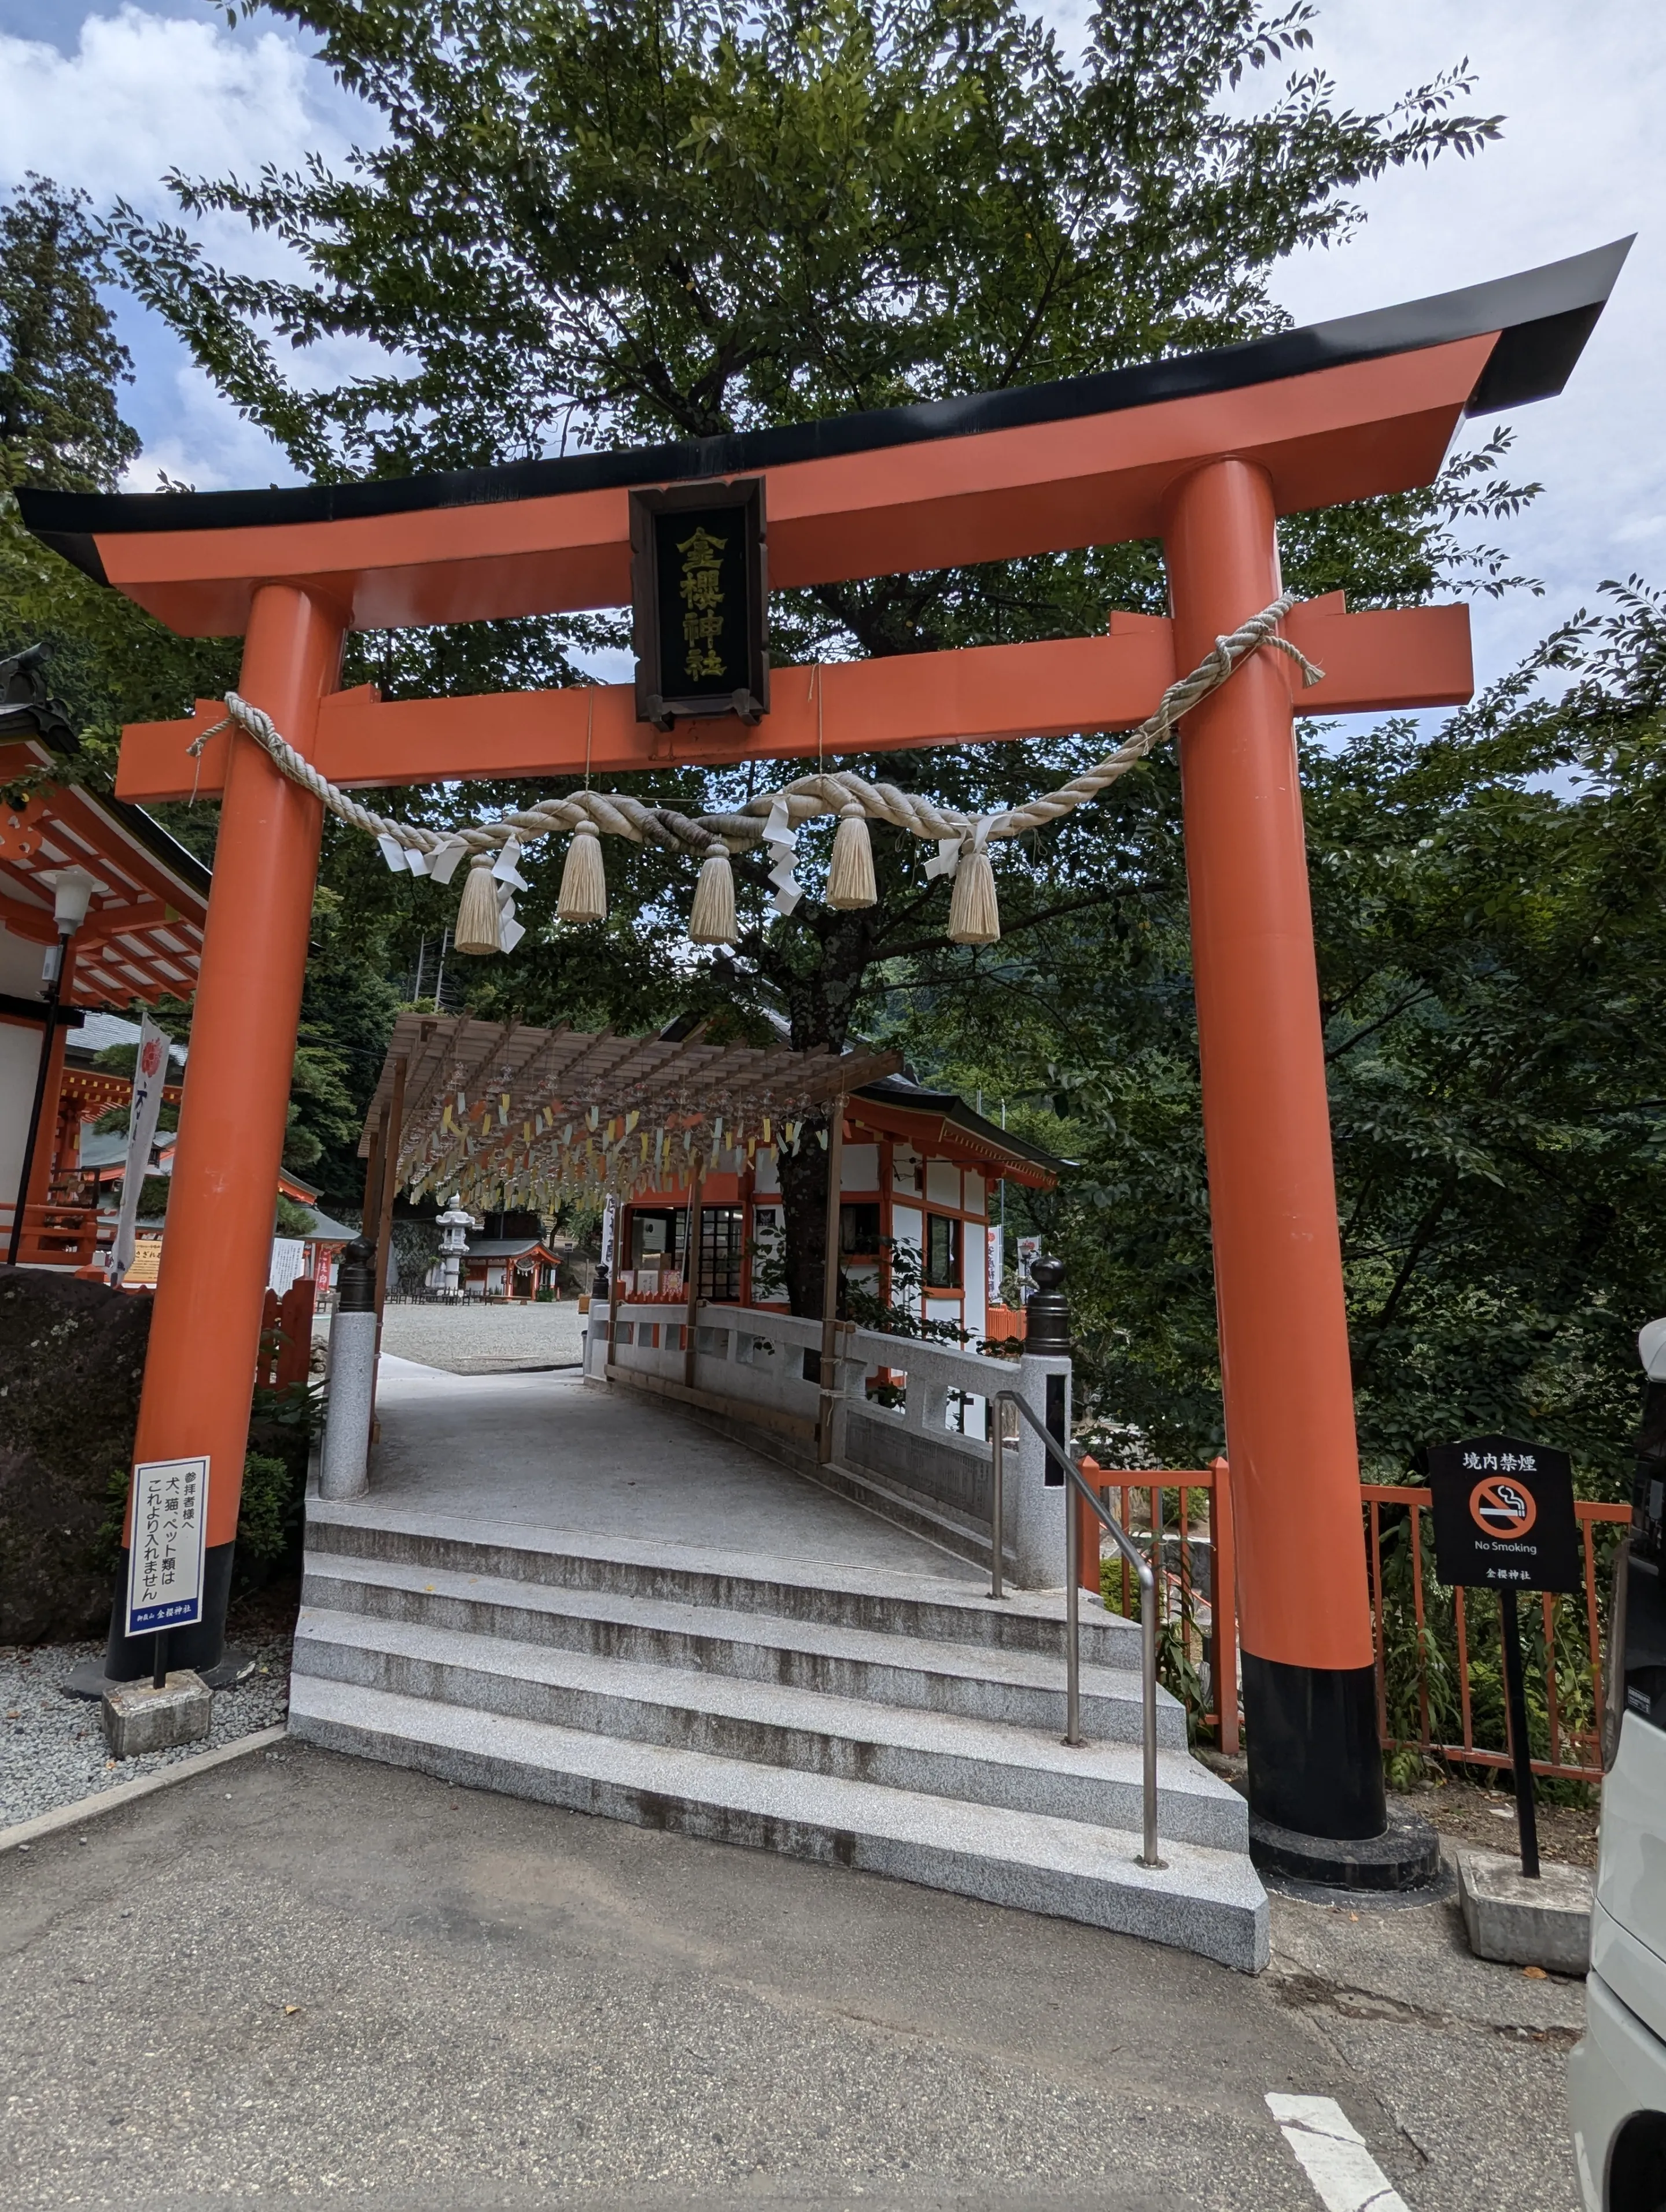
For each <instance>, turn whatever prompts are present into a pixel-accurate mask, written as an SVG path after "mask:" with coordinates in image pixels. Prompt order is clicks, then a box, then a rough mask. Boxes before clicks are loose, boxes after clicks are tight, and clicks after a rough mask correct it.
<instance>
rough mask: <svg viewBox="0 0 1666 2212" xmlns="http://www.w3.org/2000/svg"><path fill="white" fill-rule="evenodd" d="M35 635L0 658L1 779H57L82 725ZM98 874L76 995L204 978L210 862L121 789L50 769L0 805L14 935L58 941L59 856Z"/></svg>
mask: <svg viewBox="0 0 1666 2212" xmlns="http://www.w3.org/2000/svg"><path fill="white" fill-rule="evenodd" d="M42 660H43V655H42V654H41V653H40V649H39V648H38V647H35V648H32V649H31V650H30V651H29V652H27V653H14V654H13V655H11V657H10V658H9V659H0V781H21V780H22V779H23V778H24V777H25V776H27V777H28V778H29V780H30V781H34V779H35V778H36V777H37V776H41V775H44V776H46V778H48V779H50V776H51V774H52V770H53V769H54V768H56V767H57V766H58V762H59V759H60V757H61V756H62V755H63V754H64V753H65V752H67V751H70V750H72V749H73V747H74V744H75V732H73V730H72V729H71V728H70V724H69V722H68V721H67V720H66V719H65V717H64V714H63V712H62V710H61V709H60V708H58V707H57V706H55V705H54V704H53V702H52V699H51V697H50V696H49V695H48V692H47V688H46V676H45V673H44V671H43V667H42ZM72 866H73V867H82V868H84V869H85V870H86V871H87V872H88V875H89V876H91V877H92V878H93V884H94V890H93V899H92V903H91V905H90V906H89V907H88V910H87V919H86V920H85V921H83V922H82V925H81V927H80V928H79V929H78V930H77V931H76V935H75V939H74V943H75V963H74V967H73V969H72V971H71V974H70V983H69V988H68V992H67V994H66V996H67V999H68V1000H69V1003H70V1004H71V1005H73V1006H121V1007H125V1006H129V1005H131V1002H132V1000H134V999H136V998H137V999H145V1000H155V999H159V998H161V997H162V995H163V994H165V993H166V994H170V995H172V996H173V997H174V998H179V999H185V998H189V997H190V996H191V994H192V992H193V991H194V990H195V989H196V987H197V971H198V963H199V962H200V960H201V957H202V950H203V929H204V924H205V923H206V921H207V919H208V892H209V872H208V870H207V869H206V868H205V867H204V865H203V863H202V862H201V861H200V860H198V858H197V857H196V855H195V854H192V853H188V852H187V851H186V850H185V847H184V846H183V845H181V844H179V843H178V842H176V840H175V839H173V838H172V837H170V836H168V834H167V830H166V829H163V828H162V826H161V823H159V822H153V821H152V820H151V818H150V817H149V815H148V814H146V813H144V812H143V811H142V810H141V809H140V808H138V807H137V806H130V805H127V804H126V803H125V801H124V800H122V799H111V798H106V797H103V796H100V795H99V794H97V793H93V792H90V791H88V790H87V789H86V788H85V787H82V786H79V785H74V786H72V785H65V784H53V783H52V782H51V781H49V780H48V781H43V782H42V783H41V784H40V787H39V788H37V789H36V790H35V791H34V792H33V795H32V796H31V797H30V799H28V800H27V804H25V805H21V806H0V915H3V921H4V925H5V927H6V928H7V929H8V930H9V932H10V933H11V934H12V935H13V936H15V937H22V938H24V939H29V940H32V941H33V942H37V943H39V944H40V945H56V944H57V942H58V931H57V927H56V926H55V924H54V922H53V921H52V883H51V881H50V880H49V878H51V877H52V875H53V874H54V873H55V872H56V871H57V870H58V869H59V868H64V867H72Z"/></svg>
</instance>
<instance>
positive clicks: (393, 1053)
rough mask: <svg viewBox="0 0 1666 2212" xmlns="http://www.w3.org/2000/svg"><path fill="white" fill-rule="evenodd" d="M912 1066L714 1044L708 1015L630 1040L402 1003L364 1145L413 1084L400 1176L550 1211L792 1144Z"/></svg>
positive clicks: (414, 1185)
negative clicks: (675, 1032) (420, 1009)
mask: <svg viewBox="0 0 1666 2212" xmlns="http://www.w3.org/2000/svg"><path fill="white" fill-rule="evenodd" d="M401 1063H403V1067H404V1078H403V1083H402V1084H401V1082H400V1080H399V1073H398V1072H399V1068H400V1065H401ZM899 1065H900V1059H899V1055H898V1054H896V1053H886V1052H872V1051H857V1052H851V1053H845V1054H838V1053H835V1052H831V1051H829V1050H827V1049H826V1048H821V1049H818V1050H817V1051H814V1052H807V1053H806V1052H793V1051H791V1050H789V1049H788V1048H787V1047H786V1046H785V1045H774V1046H763V1047H760V1046H754V1045H745V1044H717V1043H714V1042H711V1041H710V1039H709V1036H708V1030H707V1026H706V1025H705V1024H700V1025H699V1026H697V1027H696V1028H695V1029H692V1030H690V1032H689V1033H688V1035H687V1036H683V1037H678V1038H672V1037H665V1036H650V1037H629V1036H615V1035H614V1034H613V1033H612V1032H611V1030H604V1031H601V1032H599V1033H596V1034H591V1033H587V1032H585V1031H583V1030H569V1029H560V1030H544V1029H534V1028H532V1027H531V1026H529V1025H528V1024H524V1023H515V1022H512V1023H508V1024H504V1023H497V1022H483V1021H471V1020H467V1019H463V1018H447V1017H440V1016H435V1015H425V1014H402V1015H401V1016H400V1018H399V1019H398V1022H397V1023H396V1024H395V1025H394V1030H393V1036H392V1040H391V1042H390V1043H389V1045H388V1049H387V1057H386V1060H385V1062H384V1063H383V1067H382V1073H381V1079H380V1082H379V1083H378V1085H377V1088H376V1091H375V1095H374V1097H373V1098H372V1099H371V1101H370V1104H369V1108H368V1112H367V1115H366V1119H365V1128H364V1135H363V1138H362V1140H361V1143H360V1146H359V1151H360V1154H361V1157H364V1156H366V1155H368V1152H369V1151H370V1148H371V1142H372V1133H373V1131H374V1130H375V1128H376V1127H378V1125H379V1123H380V1120H381V1117H382V1115H383V1113H384V1112H385V1111H387V1112H390V1113H391V1111H392V1104H393V1100H394V1097H395V1096H396V1094H397V1093H399V1092H400V1091H402V1093H403V1105H402V1109H401V1112H400V1127H399V1129H398V1132H397V1133H396V1134H395V1137H394V1139H393V1141H394V1143H395V1146H396V1158H397V1168H396V1179H397V1182H398V1184H399V1185H400V1186H401V1187H402V1188H404V1189H405V1190H406V1191H407V1192H408V1193H409V1194H410V1197H411V1198H412V1199H413V1200H415V1199H419V1198H422V1197H423V1196H425V1195H428V1194H436V1195H439V1196H441V1197H446V1198H448V1197H450V1196H451V1195H452V1194H453V1193H456V1194H458V1195H459V1196H460V1197H461V1199H462V1200H463V1201H464V1203H465V1204H466V1205H471V1206H475V1207H476V1208H477V1210H483V1209H484V1208H485V1206H488V1205H490V1206H504V1207H509V1208H514V1209H515V1210H517V1211H523V1210H524V1211H526V1212H537V1213H540V1214H550V1213H554V1212H556V1211H557V1209H558V1208H559V1207H560V1206H562V1204H563V1203H566V1202H570V1201H573V1200H580V1201H582V1200H589V1201H590V1202H592V1203H597V1204H599V1203H600V1202H601V1201H602V1200H604V1199H607V1198H615V1199H628V1198H630V1197H632V1196H634V1195H635V1194H636V1193H637V1192H639V1191H641V1190H645V1189H649V1188H661V1187H663V1186H664V1184H665V1183H666V1182H684V1181H686V1180H687V1179H688V1178H689V1176H690V1174H691V1173H692V1172H694V1171H696V1170H704V1171H709V1170H711V1169H712V1168H713V1167H714V1166H715V1165H716V1164H717V1162H718V1160H719V1159H720V1158H721V1157H722V1156H723V1155H725V1154H727V1153H733V1152H739V1153H741V1154H743V1155H744V1156H745V1157H748V1158H750V1157H751V1155H752V1154H753V1153H754V1152H756V1150H757V1147H758V1146H760V1145H763V1146H769V1145H775V1146H781V1147H784V1148H786V1149H787V1150H789V1151H790V1150H791V1149H792V1148H793V1146H795V1145H796V1144H797V1143H798V1142H800V1139H801V1136H802V1132H803V1127H804V1123H805V1122H806V1121H807V1120H808V1119H810V1118H812V1117H813V1116H816V1115H818V1114H820V1113H822V1112H824V1110H825V1109H826V1108H827V1106H828V1105H829V1103H830V1102H831V1101H832V1100H834V1099H836V1098H837V1097H841V1096H843V1095H848V1093H850V1092H851V1091H857V1090H860V1088H861V1087H862V1086H863V1085H865V1084H869V1083H875V1082H878V1081H879V1079H880V1077H882V1076H885V1075H889V1074H891V1073H893V1072H894V1071H895V1070H896V1069H897V1066H899Z"/></svg>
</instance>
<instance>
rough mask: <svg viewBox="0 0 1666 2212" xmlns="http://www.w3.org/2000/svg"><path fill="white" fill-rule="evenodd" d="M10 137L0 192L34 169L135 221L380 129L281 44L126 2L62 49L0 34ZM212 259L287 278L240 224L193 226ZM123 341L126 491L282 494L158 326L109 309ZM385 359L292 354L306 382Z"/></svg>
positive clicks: (332, 152) (253, 435)
mask: <svg viewBox="0 0 1666 2212" xmlns="http://www.w3.org/2000/svg"><path fill="white" fill-rule="evenodd" d="M0 77H3V78H4V79H5V81H6V83H7V108H8V114H7V125H8V127H7V131H6V133H5V135H4V137H3V138H0V185H3V184H7V183H15V182H17V181H19V180H21V178H22V177H23V176H24V175H25V174H26V173H27V172H28V171H30V170H35V171H38V172H40V173H42V174H45V175H47V176H51V177H53V178H55V179H57V180H58V183H60V184H63V185H78V186H80V187H81V189H82V191H86V192H88V194H89V195H90V196H91V197H92V198H93V200H94V202H95V203H97V204H100V205H107V204H109V203H110V202H112V200H114V199H116V198H117V197H123V198H125V199H126V200H128V201H129V202H131V204H133V205H134V206H135V207H136V208H137V209H138V210H140V211H141V212H142V213H143V214H145V215H147V216H160V217H162V218H163V219H166V220H178V219H179V210H178V208H177V205H176V204H175V202H174V200H173V196H172V194H171V193H170V192H169V191H168V190H167V186H166V185H164V184H163V182H162V178H163V175H164V173H165V172H167V170H168V169H170V168H175V169H179V170H180V171H182V172H183V173H185V174H186V175H188V176H209V177H215V176H222V175H228V174H232V175H237V176H240V177H243V178H245V179H252V178H254V177H255V176H256V175H257V174H258V171H259V169H260V167H261V165H262V164H263V162H266V161H271V162H273V163H275V164H276V165H277V166H278V167H280V168H284V167H288V168H294V167H298V166H299V165H300V163H301V161H302V159H303V158H304V156H305V155H307V154H308V153H309V152H313V151H317V152H319V153H322V154H323V155H325V158H326V160H329V161H339V160H340V159H341V157H342V155H344V153H345V152H346V150H347V149H348V147H349V145H350V143H351V141H352V139H353V138H354V137H361V138H362V137H371V136H374V129H375V118H374V117H373V116H371V115H370V114H369V113H368V111H367V110H365V109H363V108H362V107H360V106H357V105H356V103H353V102H351V101H350V100H348V99H347V98H346V97H345V96H344V95H343V94H341V93H339V92H338V90H337V88H336V87H335V86H334V84H333V82H332V81H331V78H330V76H329V75H328V73H327V72H326V71H325V70H323V69H322V68H321V67H320V66H319V64H317V63H316V62H314V61H313V60H312V59H311V58H310V57H309V56H308V55H307V53H306V52H305V51H304V50H303V49H302V48H301V46H299V45H298V44H296V43H295V42H294V41H293V40H290V39H289V38H286V37H284V36H283V35H281V34H280V33H277V32H276V31H271V30H263V31H260V32H258V33H256V32H253V31H251V30H247V29H244V30H240V31H237V32H233V31H232V30H230V29H229V28H228V27H226V26H224V25H223V24H219V23H212V22H202V21H191V20H181V19H179V18H178V17H169V16H163V15H156V14H155V13H153V12H151V11H150V10H149V9H144V8H142V7H139V6H136V5H134V4H131V0H129V4H127V5H125V6H124V7H122V8H121V9H120V10H119V13H117V14H115V15H88V16H87V17H85V18H84V20H83V21H82V23H81V25H80V29H79V36H78V38H77V40H76V45H75V48H74V51H73V52H68V53H65V52H59V51H58V48H57V47H55V46H49V45H47V44H46V43H45V42H44V41H41V40H30V39H24V38H19V37H15V36H12V35H8V34H6V33H0ZM188 227H189V228H191V229H192V234H193V235H194V236H196V237H197V238H198V240H200V241H201V242H202V244H203V246H204V249H205V251H206V252H208V254H209V255H210V258H218V259H222V260H224V261H226V262H228V264H232V265H233V266H235V267H238V268H240V269H242V270H247V271H250V272H252V273H256V274H260V275H278V274H281V273H283V271H284V270H286V269H288V268H290V267H293V266H294V262H293V258H292V257H291V255H290V253H289V249H288V248H287V247H285V246H283V244H282V243H281V241H279V240H277V239H275V238H273V237H272V236H271V234H264V233H261V232H258V231H252V230H251V229H250V228H249V227H248V225H247V224H246V223H245V222H242V221H241V220H240V219H238V218H235V217H231V216H210V217H209V218H207V219H206V220H205V221H204V222H200V223H193V224H192V225H190V226H188ZM118 307H119V319H120V324H121V328H122V334H123V336H124V337H125V339H126V341H127V343H128V344H129V345H130V347H131V349H132V350H133V353H134V356H135V362H136V366H137V373H138V381H137V386H136V387H135V388H134V389H133V391H132V392H131V393H129V394H127V395H125V398H124V407H125V411H127V412H128V413H129V415H130V416H131V419H133V420H134V421H135V422H137V425H138V427H139V428H140V429H141V431H142V432H143V434H144V437H145V448H144V451H143V453H142V454H141V456H140V458H139V459H138V460H137V462H136V463H135V464H134V465H133V466H132V467H131V469H129V471H127V473H126V476H125V478H124V483H125V487H126V489H130V490H137V491H150V490H154V489H155V483H156V477H157V472H158V471H159V470H161V471H166V472H167V475H168V476H169V477H172V478H173V479H174V480H176V481H183V482H185V483H194V484H195V485H197V486H198V489H201V490H205V491H206V490H210V489H215V488H216V487H218V486H223V485H227V484H235V483H266V482H271V481H273V480H277V481H289V480H291V479H292V478H293V476H294V471H293V470H292V469H291V468H290V467H289V464H288V462H287V461H286V460H285V459H284V458H283V455H282V453H280V452H279V451H278V449H277V447H275V446H274V445H273V444H272V443H271V441H270V440H269V439H268V438H267V437H266V436H265V435H264V433H263V432H262V431H260V430H258V429H257V428H255V427H254V426H253V425H252V424H251V423H248V422H245V421H244V420H243V419H242V418H241V417H240V416H239V415H238V414H237V413H236V412H235V410H234V409H232V408H231V407H229V406H228V405H227V404H226V403H225V401H224V400H222V398H220V397H219V395H218V394H217V393H216V392H215V391H214V389H213V387H212V386H210V383H209V382H208V380H207V379H206V378H205V377H204V376H203V375H202V374H201V373H200V372H199V371H198V370H197V369H196V368H194V367H193V366H192V365H190V364H189V363H185V362H182V361H181V358H180V349H179V348H178V347H177V346H176V345H175V344H174V343H173V341H171V340H170V339H168V338H167V337H166V336H165V335H164V334H163V333H162V332H161V330H160V328H159V326H158V325H156V324H155V321H154V320H153V319H149V318H148V317H145V316H144V315H143V313H141V312H140V311H138V310H137V309H136V308H135V307H133V306H132V305H131V303H123V302H119V303H118ZM381 359H382V356H380V355H379V354H378V353H377V351H376V349H374V348H373V347H370V346H368V345H366V344H365V343H362V342H360V341H356V340H354V341H342V342H339V343H337V342H334V341H327V342H325V343H322V344H320V345H318V346H315V347H313V348H310V349H307V351H306V352H303V353H300V354H296V355H294V356H289V361H288V363H287V365H288V366H289V369H290V371H291V373H292V374H295V376H296V377H297V379H298V380H301V381H302V382H305V383H313V384H320V383H325V382H333V381H335V380H337V379H338V378H340V377H343V376H345V375H350V374H353V373H354V372H355V371H362V370H364V369H367V368H369V367H371V366H372V365H373V364H374V363H380V361H381Z"/></svg>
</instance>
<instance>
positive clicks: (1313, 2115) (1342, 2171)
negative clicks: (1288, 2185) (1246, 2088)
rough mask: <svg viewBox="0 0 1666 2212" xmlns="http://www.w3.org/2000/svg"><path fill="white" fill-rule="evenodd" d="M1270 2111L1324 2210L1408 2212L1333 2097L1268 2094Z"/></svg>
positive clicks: (1270, 2092) (1402, 2199)
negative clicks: (1316, 2192) (1368, 2209)
mask: <svg viewBox="0 0 1666 2212" xmlns="http://www.w3.org/2000/svg"><path fill="white" fill-rule="evenodd" d="M1267 2103H1268V2110H1269V2111H1270V2112H1271V2113H1272V2115H1273V2117H1274V2119H1275V2120H1276V2121H1277V2122H1278V2124H1279V2126H1280V2129H1281V2130H1283V2134H1284V2139H1285V2141H1286V2142H1287V2143H1288V2144H1289V2146H1290V2148H1291V2149H1292V2150H1293V2151H1294V2152H1295V2154H1296V2155H1297V2157H1298V2159H1299V2160H1301V2163H1302V2168H1303V2171H1304V2172H1305V2173H1306V2175H1307V2178H1308V2179H1309V2180H1310V2182H1311V2183H1312V2184H1313V2186H1314V2187H1315V2189H1316V2190H1317V2191H1318V2192H1319V2196H1320V2198H1321V2200H1322V2203H1323V2204H1324V2206H1325V2212H1366V2207H1367V2206H1369V2207H1370V2212H1407V2209H1406V2200H1405V2199H1404V2197H1402V2196H1401V2194H1400V2192H1399V2191H1398V2190H1397V2189H1395V2188H1394V2187H1392V2186H1391V2185H1390V2183H1389V2177H1388V2176H1387V2174H1386V2173H1384V2172H1383V2169H1382V2167H1381V2166H1378V2164H1377V2160H1375V2159H1374V2158H1373V2157H1372V2156H1371V2153H1370V2152H1369V2151H1368V2150H1367V2149H1366V2148H1365V2137H1364V2136H1362V2135H1361V2134H1360V2133H1359V2130H1358V2129H1357V2128H1356V2127H1355V2126H1354V2124H1353V2121H1352V2120H1350V2119H1349V2118H1348V2116H1347V2113H1346V2112H1344V2111H1343V2110H1342V2108H1341V2106H1340V2105H1339V2104H1338V2103H1337V2101H1336V2100H1335V2097H1286V2096H1281V2095H1280V2093H1278V2092H1277V2091H1276V2090H1274V2089H1269V2090H1268V2093H1267Z"/></svg>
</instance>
